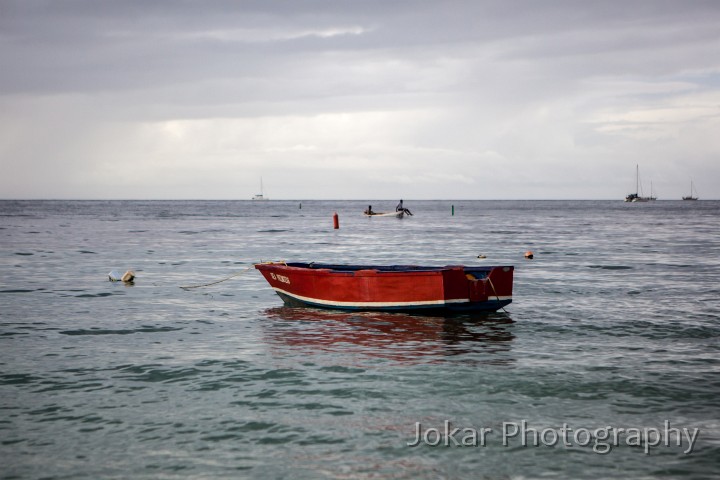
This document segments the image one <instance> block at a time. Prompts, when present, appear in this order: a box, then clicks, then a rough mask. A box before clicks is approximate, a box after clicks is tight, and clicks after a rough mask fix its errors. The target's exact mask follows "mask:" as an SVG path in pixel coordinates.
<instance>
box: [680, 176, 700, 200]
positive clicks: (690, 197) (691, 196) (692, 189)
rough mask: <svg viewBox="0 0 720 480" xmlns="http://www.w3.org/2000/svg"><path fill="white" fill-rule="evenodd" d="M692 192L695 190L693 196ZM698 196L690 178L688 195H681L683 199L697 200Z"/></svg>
mask: <svg viewBox="0 0 720 480" xmlns="http://www.w3.org/2000/svg"><path fill="white" fill-rule="evenodd" d="M693 192H695V195H694V196H693ZM698 198H699V197H698V196H697V191H696V190H695V186H694V185H693V182H692V180H690V195H688V196H687V197H682V199H683V200H697V199H698Z"/></svg>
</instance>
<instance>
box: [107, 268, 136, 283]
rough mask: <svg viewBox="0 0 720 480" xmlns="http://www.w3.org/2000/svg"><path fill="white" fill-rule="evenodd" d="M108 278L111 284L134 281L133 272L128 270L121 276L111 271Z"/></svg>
mask: <svg viewBox="0 0 720 480" xmlns="http://www.w3.org/2000/svg"><path fill="white" fill-rule="evenodd" d="M108 278H109V279H110V281H111V282H125V283H132V281H133V280H135V272H133V271H132V270H128V271H127V272H125V273H123V274H121V273H120V272H119V271H117V270H113V271H112V272H110V273H108Z"/></svg>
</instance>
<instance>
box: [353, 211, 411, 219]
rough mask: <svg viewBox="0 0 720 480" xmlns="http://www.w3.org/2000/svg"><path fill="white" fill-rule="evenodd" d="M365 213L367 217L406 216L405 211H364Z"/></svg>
mask: <svg viewBox="0 0 720 480" xmlns="http://www.w3.org/2000/svg"><path fill="white" fill-rule="evenodd" d="M363 215H365V216H366V217H395V218H403V217H404V216H405V212H402V211H400V212H387V213H385V212H370V213H368V212H363Z"/></svg>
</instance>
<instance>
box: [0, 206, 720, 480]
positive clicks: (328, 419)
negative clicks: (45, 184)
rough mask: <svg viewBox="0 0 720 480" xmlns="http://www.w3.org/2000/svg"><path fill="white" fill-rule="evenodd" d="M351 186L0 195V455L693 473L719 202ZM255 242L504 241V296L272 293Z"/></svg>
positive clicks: (717, 257)
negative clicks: (320, 298)
mask: <svg viewBox="0 0 720 480" xmlns="http://www.w3.org/2000/svg"><path fill="white" fill-rule="evenodd" d="M368 203H371V204H372V205H373V209H374V210H376V211H381V210H388V209H392V208H394V205H395V202H393V201H371V202H349V201H343V202H340V201H337V202H329V201H303V202H302V203H301V202H299V201H294V202H292V201H270V202H250V201H247V202H242V201H239V202H210V201H208V202H200V201H197V202H186V201H176V202H101V201H98V202H61V201H45V202H29V201H26V202H14V201H2V202H0V265H1V268H2V276H0V305H1V306H2V308H1V309H0V412H1V414H0V455H1V457H2V462H1V465H0V477H2V478H58V479H59V478H72V479H75V478H93V479H97V478H153V479H154V478H251V477H252V478H609V477H621V478H715V477H716V476H717V474H718V472H720V403H718V400H717V399H718V398H719V397H720V360H719V357H718V354H719V353H720V342H719V339H720V222H718V214H719V213H720V202H714V201H699V202H681V201H678V202H673V201H658V202H653V203H647V204H625V203H623V202H622V201H617V202H608V201H582V202H564V201H547V202H521V201H517V202H510V201H498V202H490V201H478V202H470V201H464V202H462V201H457V202H450V201H435V202H429V201H423V202H420V201H406V202H405V204H406V205H405V206H406V207H408V208H410V209H411V210H412V211H413V213H415V215H414V216H413V217H411V218H406V219H402V220H398V219H394V218H365V217H363V216H362V215H361V212H362V211H363V209H364V208H366V206H367V204H368ZM452 205H454V208H455V215H454V216H452V215H451V206H452ZM300 207H302V208H300ZM336 211H337V212H338V214H339V217H340V229H339V230H333V228H332V214H333V213H334V212H336ZM526 250H532V251H533V252H534V253H535V258H534V259H533V260H525V259H524V258H523V253H524V252H525V251H526ZM480 254H482V255H485V256H486V257H487V258H486V259H478V258H477V256H478V255H480ZM260 260H287V261H291V260H296V261H318V262H325V261H330V262H338V263H342V262H347V263H375V264H396V263H403V264H430V265H445V264H488V265H490V264H511V265H515V267H516V270H515V291H514V301H513V303H512V304H511V305H509V306H508V307H507V312H498V313H494V314H488V315H475V316H459V317H452V318H442V317H425V316H408V315H403V314H379V313H374V314H365V313H343V312H337V311H320V310H312V309H291V308H286V307H283V305H282V302H281V301H280V299H279V298H278V297H277V296H276V295H275V294H274V293H273V292H272V290H271V289H270V288H269V287H268V286H267V284H266V283H265V281H264V280H263V279H262V278H261V276H260V275H259V274H258V273H257V272H256V271H254V270H253V269H247V268H248V267H249V266H251V264H252V263H253V262H257V261H260ZM126 269H134V270H135V272H136V274H137V280H136V282H135V284H134V285H133V286H126V285H123V284H119V283H111V282H109V281H107V273H108V272H110V271H111V270H121V271H124V270H126ZM246 269H247V270H246ZM245 270H246V271H245ZM235 274H239V275H238V276H237V277H235V278H232V279H230V280H227V281H224V282H222V283H218V284H216V285H212V286H209V287H206V288H197V289H192V290H187V291H186V290H182V289H181V288H179V287H180V286H187V285H196V284H203V283H211V282H214V281H217V280H219V279H223V278H226V277H229V276H231V275H235ZM446 422H448V423H447V425H448V428H447V432H446V431H445V430H446V427H445V425H446ZM523 422H525V423H524V424H523ZM418 424H420V429H421V441H420V444H419V445H417V446H414V447H413V446H408V443H413V442H414V440H415V431H416V426H417V425H418ZM523 425H524V432H525V434H523V433H522V432H523ZM454 428H457V429H458V431H457V432H456V433H455V434H452V431H453V429H454ZM665 428H670V429H672V428H677V429H678V431H679V432H680V439H679V443H680V445H678V444H677V443H678V436H677V435H674V434H673V433H672V432H673V431H672V430H670V431H669V434H666V432H665ZM483 429H484V430H483ZM621 429H622V431H621ZM633 429H637V431H638V432H639V434H640V437H637V436H635V435H634V433H635V431H634V430H633ZM647 429H658V435H659V436H658V437H657V438H656V437H653V434H652V430H647ZM648 431H649V432H650V433H649V435H650V438H649V442H648V439H646V438H645V437H644V435H645V434H646V432H648ZM473 432H475V433H476V434H478V439H477V441H475V442H473V441H472V438H473V437H472V433H473ZM480 432H484V434H483V435H484V442H481V441H480V438H479V433H480ZM513 432H518V434H517V435H515V436H509V435H511V434H512V433H513ZM533 432H537V435H538V437H540V438H538V440H537V441H535V438H534V435H535V434H534V433H533ZM686 432H687V433H689V434H692V433H695V437H694V440H693V441H692V443H691V441H690V439H689V438H688V437H686V436H685V433H686ZM503 433H505V434H506V438H505V439H504V438H503ZM604 435H605V436H606V440H604V441H603V440H600V439H599V438H598V437H602V436H604ZM523 438H524V439H526V441H525V442H524V443H525V444H526V445H523ZM503 440H505V442H504V441H503ZM553 440H555V441H553ZM435 443H437V445H434V444H435ZM463 443H466V444H467V445H463ZM473 443H474V444H473ZM504 443H505V444H504ZM651 443H657V445H649V444H651ZM606 444H608V446H607V447H604V445H606ZM646 450H647V453H646Z"/></svg>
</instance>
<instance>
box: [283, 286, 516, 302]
mask: <svg viewBox="0 0 720 480" xmlns="http://www.w3.org/2000/svg"><path fill="white" fill-rule="evenodd" d="M272 288H273V289H274V290H275V291H276V292H280V293H284V294H285V295H288V296H290V297H293V298H297V299H298V300H302V301H304V302H312V303H319V304H321V305H336V306H343V307H406V306H415V305H445V304H447V303H468V302H470V299H469V298H452V299H448V300H425V301H415V302H338V301H335V300H323V299H320V298H312V297H303V296H302V295H298V294H296V293H290V292H288V291H287V290H283V289H282V288H277V287H272ZM498 299H500V300H511V299H512V296H501V297H496V296H494V295H493V296H490V297H488V301H493V300H498Z"/></svg>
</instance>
